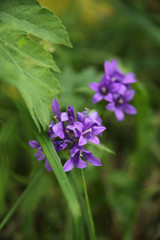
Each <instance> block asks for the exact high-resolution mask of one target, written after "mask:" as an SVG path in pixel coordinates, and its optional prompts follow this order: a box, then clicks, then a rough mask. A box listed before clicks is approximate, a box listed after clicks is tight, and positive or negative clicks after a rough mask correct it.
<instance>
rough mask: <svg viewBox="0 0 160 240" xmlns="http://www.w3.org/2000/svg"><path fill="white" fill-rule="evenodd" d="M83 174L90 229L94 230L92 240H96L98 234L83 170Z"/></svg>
mask: <svg viewBox="0 0 160 240" xmlns="http://www.w3.org/2000/svg"><path fill="white" fill-rule="evenodd" d="M81 174H82V182H83V188H84V195H85V201H86V206H87V211H88V215H89V221H90V227H91V230H92V237H91V239H92V240H96V233H95V228H94V223H93V218H92V212H91V208H90V203H89V198H88V193H87V187H86V181H85V177H84V172H83V169H81Z"/></svg>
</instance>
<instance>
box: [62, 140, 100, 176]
mask: <svg viewBox="0 0 160 240" xmlns="http://www.w3.org/2000/svg"><path fill="white" fill-rule="evenodd" d="M70 153H71V158H70V159H69V160H68V161H67V162H66V163H65V164H64V166H63V169H64V171H65V172H68V171H70V170H72V168H73V167H74V165H76V167H77V168H85V167H86V166H87V163H86V162H85V161H84V160H82V159H81V158H82V157H83V158H84V159H85V160H87V161H88V162H89V163H91V164H92V165H94V166H102V163H101V162H100V160H99V159H98V158H96V157H94V156H93V155H92V153H91V152H89V151H87V150H86V149H85V148H84V147H80V146H78V145H74V146H73V147H72V149H71V150H70Z"/></svg>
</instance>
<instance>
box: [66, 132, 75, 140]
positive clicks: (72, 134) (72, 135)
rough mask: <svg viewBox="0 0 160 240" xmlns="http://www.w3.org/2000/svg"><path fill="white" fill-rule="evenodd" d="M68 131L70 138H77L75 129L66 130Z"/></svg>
mask: <svg viewBox="0 0 160 240" xmlns="http://www.w3.org/2000/svg"><path fill="white" fill-rule="evenodd" d="M66 133H67V135H68V137H69V138H71V139H74V138H75V135H74V132H73V131H71V130H66Z"/></svg>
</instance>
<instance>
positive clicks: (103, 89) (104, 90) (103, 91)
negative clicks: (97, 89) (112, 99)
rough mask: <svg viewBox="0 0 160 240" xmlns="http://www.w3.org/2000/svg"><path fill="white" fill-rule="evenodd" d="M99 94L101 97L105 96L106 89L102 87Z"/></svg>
mask: <svg viewBox="0 0 160 240" xmlns="http://www.w3.org/2000/svg"><path fill="white" fill-rule="evenodd" d="M101 93H102V94H103V95H106V94H107V89H106V87H102V88H101Z"/></svg>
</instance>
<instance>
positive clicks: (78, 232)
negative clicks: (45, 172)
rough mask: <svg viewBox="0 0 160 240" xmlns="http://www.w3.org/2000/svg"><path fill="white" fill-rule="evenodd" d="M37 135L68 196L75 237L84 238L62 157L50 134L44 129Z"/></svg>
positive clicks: (75, 200)
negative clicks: (59, 155) (56, 149)
mask: <svg viewBox="0 0 160 240" xmlns="http://www.w3.org/2000/svg"><path fill="white" fill-rule="evenodd" d="M35 137H36V139H37V140H38V141H39V143H40V145H41V147H42V149H43V151H44V153H45V155H46V157H47V159H48V161H49V164H50V165H51V167H52V170H53V172H54V174H55V176H56V178H57V180H58V182H59V184H60V187H61V190H62V192H63V194H64V196H65V198H66V201H67V203H68V207H69V209H70V211H71V213H72V216H73V219H74V223H75V237H74V239H82V214H81V209H80V205H79V202H78V199H77V196H76V194H75V191H74V190H73V188H72V185H71V184H70V182H69V180H68V178H67V175H66V173H65V172H64V170H63V167H62V164H61V162H60V159H59V157H58V155H57V153H56V151H55V149H54V147H53V144H52V142H51V141H50V139H49V137H48V135H47V134H46V133H45V132H44V131H43V130H42V131H41V133H39V132H38V131H36V132H35Z"/></svg>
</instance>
